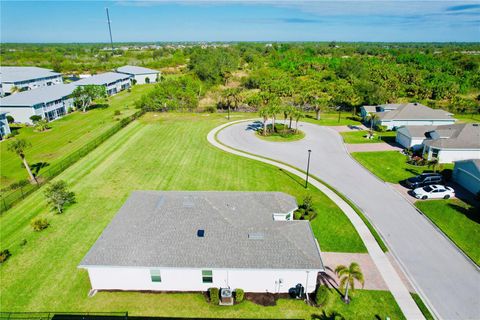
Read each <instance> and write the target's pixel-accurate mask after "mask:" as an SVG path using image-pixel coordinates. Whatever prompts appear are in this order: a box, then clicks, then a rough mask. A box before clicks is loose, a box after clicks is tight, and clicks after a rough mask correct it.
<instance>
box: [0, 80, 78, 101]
mask: <svg viewBox="0 0 480 320" xmlns="http://www.w3.org/2000/svg"><path fill="white" fill-rule="evenodd" d="M73 90H75V86H73V85H72V84H57V85H53V86H47V87H41V88H38V89H35V90H28V91H23V92H19V93H16V94H12V95H9V96H6V97H4V98H0V107H24V106H27V107H28V106H34V105H37V104H40V103H47V102H51V101H55V100H58V99H62V98H63V97H67V96H69V95H70V94H72V92H73Z"/></svg>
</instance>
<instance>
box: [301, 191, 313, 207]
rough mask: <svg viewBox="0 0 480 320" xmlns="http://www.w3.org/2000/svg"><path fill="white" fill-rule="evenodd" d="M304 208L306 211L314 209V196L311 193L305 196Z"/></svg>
mask: <svg viewBox="0 0 480 320" xmlns="http://www.w3.org/2000/svg"><path fill="white" fill-rule="evenodd" d="M302 208H303V209H305V211H310V210H312V196H311V195H307V196H305V197H304V198H303V204H302Z"/></svg>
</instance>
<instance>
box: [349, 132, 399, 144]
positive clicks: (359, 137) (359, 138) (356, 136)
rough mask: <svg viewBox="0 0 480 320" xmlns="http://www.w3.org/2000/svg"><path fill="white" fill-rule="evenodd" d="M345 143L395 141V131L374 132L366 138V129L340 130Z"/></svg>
mask: <svg viewBox="0 0 480 320" xmlns="http://www.w3.org/2000/svg"><path fill="white" fill-rule="evenodd" d="M340 134H341V135H342V137H343V141H344V142H345V143H382V142H387V143H395V135H396V132H395V131H386V132H376V131H375V132H374V137H373V139H367V138H365V136H366V135H367V134H368V131H367V130H359V131H349V132H340Z"/></svg>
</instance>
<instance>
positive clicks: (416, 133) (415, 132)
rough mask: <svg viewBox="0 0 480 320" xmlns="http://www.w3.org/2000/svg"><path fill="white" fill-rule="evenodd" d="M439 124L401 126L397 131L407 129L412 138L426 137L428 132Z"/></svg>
mask: <svg viewBox="0 0 480 320" xmlns="http://www.w3.org/2000/svg"><path fill="white" fill-rule="evenodd" d="M436 127H437V126H401V127H399V128H398V129H397V131H399V130H402V131H406V132H407V133H408V134H409V135H410V137H412V138H426V135H425V134H426V133H427V132H429V131H432V130H435V128H436Z"/></svg>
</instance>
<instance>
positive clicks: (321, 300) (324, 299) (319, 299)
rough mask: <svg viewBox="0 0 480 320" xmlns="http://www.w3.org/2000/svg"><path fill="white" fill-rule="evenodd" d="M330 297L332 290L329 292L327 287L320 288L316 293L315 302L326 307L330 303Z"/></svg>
mask: <svg viewBox="0 0 480 320" xmlns="http://www.w3.org/2000/svg"><path fill="white" fill-rule="evenodd" d="M329 297H330V290H328V288H327V286H324V285H322V286H319V287H318V288H317V291H315V302H316V303H317V305H319V306H324V305H326V304H327V303H328V299H329Z"/></svg>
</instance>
